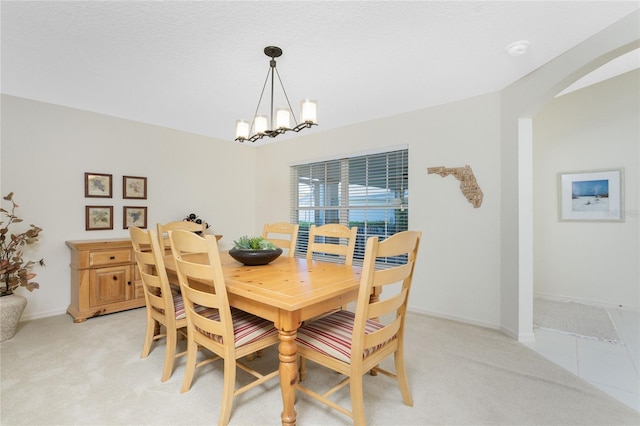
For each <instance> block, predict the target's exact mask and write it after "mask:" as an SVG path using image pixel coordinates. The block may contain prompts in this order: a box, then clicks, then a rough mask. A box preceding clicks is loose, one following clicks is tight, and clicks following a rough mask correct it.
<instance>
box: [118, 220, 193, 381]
mask: <svg viewBox="0 0 640 426" xmlns="http://www.w3.org/2000/svg"><path fill="white" fill-rule="evenodd" d="M129 235H130V236H131V243H132V244H133V251H134V256H135V259H136V264H137V266H138V270H139V272H140V277H141V280H142V287H143V289H144V298H145V301H146V305H147V325H146V333H145V337H144V346H143V347H142V355H141V356H140V357H141V358H146V357H148V356H149V353H150V351H151V345H152V343H153V341H155V340H158V339H161V338H163V337H165V338H166V348H165V356H164V367H163V368H162V378H161V381H162V382H165V381H167V380H168V379H169V378H170V377H171V374H172V373H173V366H174V361H175V359H176V358H178V357H180V356H183V355H186V353H187V352H186V351H184V352H180V353H178V354H176V346H177V342H178V335H179V333H180V332H182V333H183V335H184V336H186V327H187V319H186V315H185V311H184V304H183V302H182V295H181V294H180V293H175V292H172V291H171V287H170V285H169V280H168V278H167V271H166V270H165V267H164V260H163V255H164V253H163V251H162V249H161V248H160V245H159V243H158V239H157V237H156V235H155V233H154V232H153V231H152V230H149V231H145V230H142V229H140V228H137V227H134V226H132V227H129ZM160 326H164V329H165V330H164V333H158V330H160V329H161V327H160Z"/></svg>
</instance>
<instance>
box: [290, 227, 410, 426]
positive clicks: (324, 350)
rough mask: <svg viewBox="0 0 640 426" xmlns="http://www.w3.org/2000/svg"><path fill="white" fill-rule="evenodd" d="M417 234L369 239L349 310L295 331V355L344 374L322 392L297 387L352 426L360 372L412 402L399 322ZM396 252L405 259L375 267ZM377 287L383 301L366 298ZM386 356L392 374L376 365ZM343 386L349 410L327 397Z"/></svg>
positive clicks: (358, 414) (358, 415)
mask: <svg viewBox="0 0 640 426" xmlns="http://www.w3.org/2000/svg"><path fill="white" fill-rule="evenodd" d="M421 237H422V233H421V232H415V231H404V232H399V233H397V234H395V235H393V236H391V237H389V238H388V239H386V240H384V241H382V242H380V241H379V240H378V237H370V238H369V239H368V240H367V246H366V249H365V258H364V264H363V268H362V278H361V282H360V289H359V292H358V299H357V302H356V312H355V314H354V313H352V312H349V311H344V310H340V311H338V312H336V313H333V314H331V315H329V316H326V317H323V318H320V319H318V320H315V321H312V322H307V323H305V324H303V325H302V327H300V328H299V329H298V335H297V338H296V343H297V346H298V353H299V354H300V355H301V356H303V357H304V358H307V359H309V360H311V361H314V362H316V363H318V364H321V365H323V366H325V367H327V368H329V369H331V370H334V371H336V372H338V373H341V374H344V375H345V376H347V377H346V378H345V379H344V380H342V381H341V382H340V383H339V384H337V385H336V386H335V387H333V388H331V389H330V390H329V391H327V392H325V393H324V394H322V395H321V394H319V393H316V392H314V391H312V390H311V389H309V388H307V387H304V386H302V385H300V384H299V385H298V388H297V389H298V390H299V391H301V392H303V393H305V394H306V395H309V396H310V397H312V398H315V399H316V400H318V401H320V402H321V403H323V404H325V405H327V406H328V407H331V408H333V409H335V410H338V411H339V412H341V413H343V414H345V415H347V416H349V417H350V418H351V419H352V420H353V423H354V424H356V425H364V424H365V414H364V398H363V388H362V386H363V381H362V376H363V375H364V374H365V373H367V372H368V371H370V370H374V371H377V372H378V373H381V374H384V375H386V376H389V377H392V378H394V379H396V380H397V382H398V385H399V388H400V392H401V394H402V400H403V402H404V403H405V404H406V405H408V406H413V399H412V397H411V391H410V390H409V382H408V379H407V372H406V368H405V361H404V325H405V318H406V311H407V300H408V298H409V291H410V289H411V281H412V278H413V271H414V265H415V261H416V256H417V254H418V247H419V245H420V239H421ZM396 256H400V257H402V256H406V259H407V260H406V263H404V264H400V265H397V266H392V267H389V268H380V269H376V259H378V258H389V257H396ZM399 283H401V285H393V284H399ZM388 284H391V285H388ZM383 286H384V292H385V296H386V297H385V299H384V300H378V298H377V297H371V294H372V291H373V288H374V287H383ZM378 318H380V319H382V320H383V321H382V322H381V321H380V320H379V319H378ZM392 354H393V356H394V360H395V373H393V372H391V371H387V370H383V369H382V368H380V367H379V363H380V362H381V361H382V360H383V359H385V358H387V357H388V356H390V355H392ZM347 384H349V385H350V395H351V410H348V409H346V408H345V407H343V406H341V405H339V404H337V403H335V402H334V401H332V400H331V399H329V397H330V396H331V395H332V394H333V393H335V392H336V391H338V390H339V389H341V388H343V387H344V386H345V385H347Z"/></svg>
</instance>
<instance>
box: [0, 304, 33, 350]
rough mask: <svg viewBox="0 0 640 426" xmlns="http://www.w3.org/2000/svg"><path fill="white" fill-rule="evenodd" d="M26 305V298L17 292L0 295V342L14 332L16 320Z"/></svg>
mask: <svg viewBox="0 0 640 426" xmlns="http://www.w3.org/2000/svg"><path fill="white" fill-rule="evenodd" d="M26 306H27V298H26V297H24V296H20V295H18V294H12V295H11V296H4V297H0V342H4V341H5V340H9V339H11V338H12V337H13V336H15V334H16V328H17V327H18V322H19V321H20V317H21V316H22V312H24V308H25V307H26Z"/></svg>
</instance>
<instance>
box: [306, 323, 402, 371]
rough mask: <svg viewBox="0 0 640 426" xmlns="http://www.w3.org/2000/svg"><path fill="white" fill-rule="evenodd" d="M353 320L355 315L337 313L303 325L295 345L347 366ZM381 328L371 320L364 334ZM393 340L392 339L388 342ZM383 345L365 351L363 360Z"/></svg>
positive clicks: (349, 358) (349, 360)
mask: <svg viewBox="0 0 640 426" xmlns="http://www.w3.org/2000/svg"><path fill="white" fill-rule="evenodd" d="M354 319H355V314H354V313H353V312H350V311H338V312H335V313H333V314H331V315H327V316H326V317H322V318H320V319H318V320H315V321H311V322H309V323H305V324H304V325H303V326H302V327H300V328H299V329H298V336H297V337H296V343H297V344H298V345H301V346H304V347H307V348H310V349H313V350H316V351H318V352H320V353H322V354H325V355H328V356H330V357H333V358H336V359H338V360H340V361H343V362H346V363H348V364H349V363H351V341H352V339H353V322H354ZM383 326H384V325H383V324H380V323H378V322H375V321H373V320H367V324H366V326H365V333H366V334H369V333H372V332H374V331H376V330H380V329H381V328H382V327H383ZM394 338H395V337H392V338H391V339H389V341H390V340H392V339H394ZM385 343H387V342H385ZM385 343H381V344H380V345H377V346H374V347H371V348H367V349H365V350H364V351H363V353H362V357H363V358H365V357H367V356H369V355H371V354H372V353H374V352H375V351H377V350H378V349H380V348H381V347H382V346H383V345H384V344H385Z"/></svg>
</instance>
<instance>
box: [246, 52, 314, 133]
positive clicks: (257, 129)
mask: <svg viewBox="0 0 640 426" xmlns="http://www.w3.org/2000/svg"><path fill="white" fill-rule="evenodd" d="M264 54H265V55H267V56H268V57H270V58H271V61H269V71H268V72H267V77H266V78H265V80H264V85H263V86H262V92H261V93H260V98H259V99H258V106H257V107H256V112H255V114H254V116H253V121H251V123H249V121H248V120H237V121H236V141H238V142H244V141H251V142H255V141H257V140H259V139H262V138H264V137H265V136H268V137H270V138H275V137H276V136H278V135H282V134H284V133H286V132H289V131H293V132H296V133H297V132H299V131H300V130H302V129H308V128H310V127H311V126H316V125H317V124H318V123H317V106H318V103H317V101H316V100H313V99H305V100H303V101H302V102H301V108H300V109H301V112H300V123H298V120H296V116H295V114H294V113H293V110H292V109H291V103H290V102H289V97H288V96H287V92H286V91H285V90H284V85H283V84H282V80H281V79H280V73H278V69H277V68H276V60H275V58H278V57H280V56H281V55H282V49H280V48H279V47H276V46H267V47H265V48H264ZM276 75H277V76H278V82H279V83H280V87H282V93H283V94H284V98H285V99H286V101H287V106H286V107H278V108H277V109H276V111H275V121H274V111H273V86H274V81H275V76H276ZM269 77H271V115H270V117H267V116H266V115H262V114H258V110H259V109H260V103H261V102H262V96H263V95H264V89H265V88H266V87H267V82H268V81H269ZM292 117H293V121H294V123H295V125H294V126H293V127H291V118H292ZM251 128H253V135H251V136H249V134H250V130H251Z"/></svg>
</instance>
